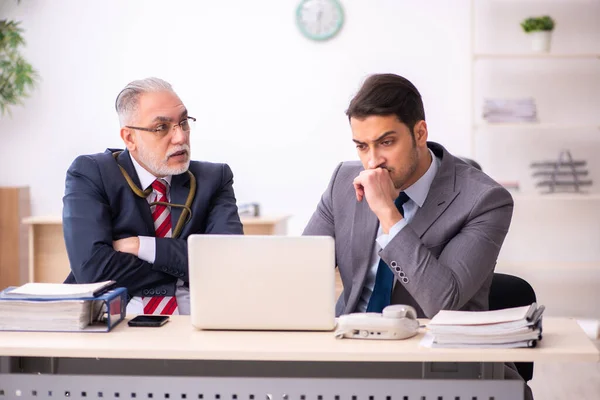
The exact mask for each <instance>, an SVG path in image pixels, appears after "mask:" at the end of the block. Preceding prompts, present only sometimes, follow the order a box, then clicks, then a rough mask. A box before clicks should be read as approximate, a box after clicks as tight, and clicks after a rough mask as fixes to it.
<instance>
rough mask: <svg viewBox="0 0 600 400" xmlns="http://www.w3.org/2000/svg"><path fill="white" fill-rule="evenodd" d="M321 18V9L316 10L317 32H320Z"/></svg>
mask: <svg viewBox="0 0 600 400" xmlns="http://www.w3.org/2000/svg"><path fill="white" fill-rule="evenodd" d="M322 18H323V10H319V11H317V27H318V33H321V19H322Z"/></svg>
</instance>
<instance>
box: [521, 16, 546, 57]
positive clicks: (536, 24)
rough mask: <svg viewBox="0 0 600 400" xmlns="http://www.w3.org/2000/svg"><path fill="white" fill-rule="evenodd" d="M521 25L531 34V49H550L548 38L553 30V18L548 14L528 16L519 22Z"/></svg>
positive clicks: (541, 50)
mask: <svg viewBox="0 0 600 400" xmlns="http://www.w3.org/2000/svg"><path fill="white" fill-rule="evenodd" d="M521 27H522V28H523V30H524V31H525V33H527V34H529V35H530V36H531V49H532V50H533V51H540V52H543V51H550V40H551V38H552V31H553V30H554V20H553V19H552V18H551V17H550V16H548V15H544V16H542V17H529V18H527V19H525V20H524V21H523V22H521Z"/></svg>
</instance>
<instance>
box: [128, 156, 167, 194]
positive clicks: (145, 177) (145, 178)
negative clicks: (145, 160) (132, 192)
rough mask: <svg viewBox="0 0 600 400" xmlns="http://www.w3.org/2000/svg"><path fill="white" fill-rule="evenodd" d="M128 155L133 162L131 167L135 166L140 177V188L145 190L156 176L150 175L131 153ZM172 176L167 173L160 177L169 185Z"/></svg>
mask: <svg viewBox="0 0 600 400" xmlns="http://www.w3.org/2000/svg"><path fill="white" fill-rule="evenodd" d="M129 157H130V158H131V162H132V163H133V167H134V168H135V172H136V173H137V176H138V178H140V185H141V187H142V190H146V189H147V188H148V187H149V186H150V185H152V182H154V181H155V180H156V176H154V175H152V174H151V173H150V172H149V171H148V170H146V168H144V167H142V166H141V165H140V164H139V163H138V162H137V160H136V159H135V158H134V157H133V156H132V155H131V154H129ZM172 177H173V176H172V175H167V176H165V177H164V178H162V179H164V180H165V181H166V182H167V184H168V185H169V186H171V178H172Z"/></svg>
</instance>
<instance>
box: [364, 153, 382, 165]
mask: <svg viewBox="0 0 600 400" xmlns="http://www.w3.org/2000/svg"><path fill="white" fill-rule="evenodd" d="M382 164H383V157H381V155H380V154H379V152H377V151H375V150H371V151H369V159H368V162H367V168H369V169H375V168H378V167H380V166H381V165H382Z"/></svg>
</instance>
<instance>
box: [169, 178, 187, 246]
mask: <svg viewBox="0 0 600 400" xmlns="http://www.w3.org/2000/svg"><path fill="white" fill-rule="evenodd" d="M189 192H190V175H189V174H188V173H187V172H184V173H183V174H179V175H173V179H171V203H173V204H181V205H184V204H185V201H186V200H187V197H188V194H189ZM182 211H183V209H182V208H181V207H171V226H172V227H173V228H172V229H173V231H175V227H176V226H177V222H178V221H179V217H181V212H182ZM183 236H184V235H183V230H182V231H181V234H180V237H183Z"/></svg>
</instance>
